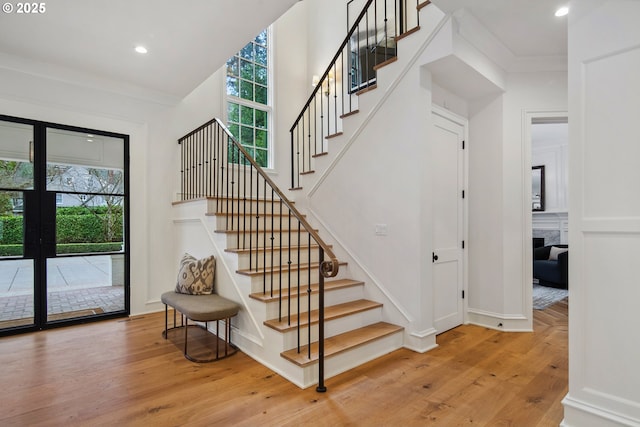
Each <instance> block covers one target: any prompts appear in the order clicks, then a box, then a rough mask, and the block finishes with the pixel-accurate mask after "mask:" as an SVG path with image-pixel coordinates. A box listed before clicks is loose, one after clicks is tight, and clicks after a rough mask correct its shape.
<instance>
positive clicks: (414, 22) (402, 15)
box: [290, 0, 428, 189]
mask: <svg viewBox="0 0 640 427" xmlns="http://www.w3.org/2000/svg"><path fill="white" fill-rule="evenodd" d="M412 1H414V0H367V2H366V3H365V5H364V7H363V9H362V11H361V12H360V14H359V15H358V17H357V18H356V20H355V22H354V24H353V25H352V26H351V28H350V29H349V30H348V31H347V35H346V37H345V38H344V40H343V41H342V43H341V44H340V47H339V48H338V51H337V52H336V54H335V55H334V57H333V59H332V60H331V62H330V64H329V66H328V67H327V68H326V70H325V71H324V73H323V74H322V76H321V77H320V78H319V79H318V82H317V84H316V86H315V88H314V89H313V91H312V92H311V95H310V96H309V99H308V100H307V102H306V103H305V104H304V106H303V108H302V110H301V111H300V114H298V117H297V118H296V120H295V121H294V123H293V125H292V126H291V129H290V133H291V187H292V188H293V189H297V188H300V176H301V175H304V174H306V173H310V172H312V171H313V165H312V163H313V159H314V158H315V157H318V156H321V155H323V154H326V152H327V151H326V147H325V140H326V139H329V138H331V137H333V136H337V135H340V134H341V133H342V129H341V125H342V119H343V118H344V117H346V116H348V115H350V114H353V113H355V112H357V110H358V101H357V97H358V95H359V94H361V93H363V92H365V91H367V90H369V89H371V88H372V87H375V85H376V71H377V69H378V68H379V67H380V66H381V65H383V64H385V63H387V62H389V61H391V60H392V59H393V58H395V57H396V53H397V52H396V41H397V39H398V37H399V36H402V35H403V34H406V33H408V32H410V31H413V30H414V29H416V28H419V24H420V23H419V18H418V16H419V14H418V10H419V8H420V7H421V4H425V3H428V0H427V1H425V0H422V2H421V1H420V0H415V8H413V9H414V10H415V15H413V14H410V13H409V10H410V9H411V8H409V7H407V4H408V3H409V2H412ZM349 3H351V2H349ZM347 19H348V18H347ZM389 21H391V22H389ZM345 76H347V77H346V78H345ZM339 80H340V84H338V81H339ZM325 98H326V99H325ZM332 98H333V99H332Z"/></svg>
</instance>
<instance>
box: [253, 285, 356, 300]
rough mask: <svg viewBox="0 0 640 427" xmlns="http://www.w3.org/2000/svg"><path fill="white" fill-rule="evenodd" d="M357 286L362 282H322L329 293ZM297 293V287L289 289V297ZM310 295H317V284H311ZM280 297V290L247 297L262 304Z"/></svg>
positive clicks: (285, 297) (302, 291) (304, 288)
mask: <svg viewBox="0 0 640 427" xmlns="http://www.w3.org/2000/svg"><path fill="white" fill-rule="evenodd" d="M359 285H364V282H362V281H360V280H352V279H339V280H327V281H325V282H324V291H325V292H329V291H333V290H337V289H345V288H349V287H353V286H359ZM300 292H301V293H304V294H306V293H307V287H306V286H303V288H302V289H301V290H300ZM297 293H298V287H297V286H296V287H292V288H291V295H292V296H295V295H297ZM311 293H312V294H316V293H318V284H313V285H311ZM279 295H280V290H279V289H274V290H273V295H272V294H271V292H254V293H252V294H250V295H249V297H250V298H253V299H256V300H258V301H262V302H265V303H267V302H271V301H277V300H278V297H279ZM288 298H289V297H288V295H287V294H286V293H285V295H283V296H282V299H288Z"/></svg>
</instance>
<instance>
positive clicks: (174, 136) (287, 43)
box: [145, 2, 311, 311]
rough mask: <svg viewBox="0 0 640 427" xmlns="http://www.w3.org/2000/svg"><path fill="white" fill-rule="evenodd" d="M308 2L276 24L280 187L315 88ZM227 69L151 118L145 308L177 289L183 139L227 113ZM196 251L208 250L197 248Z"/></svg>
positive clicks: (155, 306)
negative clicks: (175, 207)
mask: <svg viewBox="0 0 640 427" xmlns="http://www.w3.org/2000/svg"><path fill="white" fill-rule="evenodd" d="M305 3H306V2H300V3H296V4H295V5H294V6H293V7H292V8H291V9H289V10H288V11H287V12H286V13H285V15H283V16H282V17H281V18H280V19H279V20H278V21H277V22H276V23H275V24H274V33H273V41H274V43H275V46H274V54H275V59H274V66H275V68H276V71H275V81H274V104H275V108H274V111H275V118H274V125H275V128H274V129H272V131H273V133H274V143H275V147H274V152H275V154H276V159H275V165H274V170H273V171H271V172H270V173H271V177H272V179H274V181H276V183H277V184H278V185H280V186H281V188H284V189H286V188H289V186H290V181H291V178H290V175H289V174H290V156H291V153H290V146H291V144H290V139H289V138H290V137H289V128H290V126H291V124H292V123H293V121H294V119H295V117H296V116H297V114H298V113H299V108H301V106H302V105H303V104H304V101H305V100H306V96H307V95H308V93H309V92H310V89H311V78H310V77H309V78H307V72H306V71H307V70H306V66H305V63H306V55H305V52H306V43H307V36H306V29H305V22H306V13H307V11H306V5H305ZM224 79H225V68H224V67H223V68H221V69H220V70H218V71H217V72H216V73H214V74H213V75H211V76H210V77H209V78H208V79H207V80H206V81H205V82H203V83H202V84H201V85H200V86H199V87H198V88H196V89H195V90H194V91H193V92H192V93H191V94H189V95H188V96H187V97H186V98H185V99H183V100H182V101H181V102H180V104H179V105H177V106H176V107H175V108H172V109H169V110H167V111H165V112H163V113H162V114H158V115H156V116H155V117H154V118H153V119H152V120H151V121H150V122H149V141H150V144H149V147H148V153H147V156H148V157H149V158H151V159H153V161H152V162H150V164H149V173H148V186H149V191H148V193H147V196H148V203H149V210H150V212H153V215H151V216H150V217H149V218H148V222H149V229H151V230H153V233H151V234H150V235H149V241H148V244H147V246H148V251H149V258H150V259H151V260H152V263H151V264H152V265H151V268H150V269H149V273H148V274H149V283H150V291H149V297H148V300H147V301H146V302H145V303H146V309H145V310H146V311H153V310H159V309H160V308H161V305H160V302H159V301H160V295H161V294H162V293H163V292H165V291H168V290H171V289H173V287H174V285H175V276H176V274H177V265H178V260H179V257H180V256H181V255H182V254H178V253H176V249H175V247H174V242H173V240H172V239H173V237H172V236H173V229H174V224H173V221H172V219H173V213H172V207H171V206H172V205H171V203H172V202H173V201H175V200H177V194H178V193H179V191H180V190H179V189H180V176H179V175H180V174H179V161H180V151H179V145H178V139H179V138H180V137H182V136H184V135H185V134H187V133H188V132H190V131H191V130H193V129H195V128H197V127H198V126H200V125H201V124H203V123H206V122H207V121H209V120H211V119H212V118H214V117H218V118H220V119H223V120H224V118H225V115H226V112H225V108H226V104H225V99H224V97H225V92H224V91H225V86H224ZM193 255H194V256H199V255H206V254H197V253H194V254H193Z"/></svg>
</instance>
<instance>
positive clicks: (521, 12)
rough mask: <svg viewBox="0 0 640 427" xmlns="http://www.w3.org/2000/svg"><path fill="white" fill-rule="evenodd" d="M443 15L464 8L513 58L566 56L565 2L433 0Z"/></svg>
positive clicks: (566, 0) (545, 0)
mask: <svg viewBox="0 0 640 427" xmlns="http://www.w3.org/2000/svg"><path fill="white" fill-rule="evenodd" d="M433 3H434V4H436V5H437V6H438V7H439V8H440V9H442V10H443V11H444V12H453V11H455V10H458V9H466V10H467V11H468V12H469V13H471V14H472V15H473V16H474V17H475V18H476V19H477V20H478V21H480V23H482V24H483V25H484V27H485V28H486V29H487V30H489V32H490V33H492V34H493V35H494V36H495V37H496V38H497V39H498V40H500V41H501V42H502V44H503V45H504V46H505V47H506V48H507V49H508V50H509V51H510V52H511V53H512V54H513V55H514V56H516V57H521V58H523V57H548V56H566V55H567V16H564V17H560V18H558V17H556V16H554V13H555V11H556V10H557V9H558V8H559V7H561V6H567V5H568V3H569V0H433Z"/></svg>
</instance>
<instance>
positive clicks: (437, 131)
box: [431, 112, 465, 333]
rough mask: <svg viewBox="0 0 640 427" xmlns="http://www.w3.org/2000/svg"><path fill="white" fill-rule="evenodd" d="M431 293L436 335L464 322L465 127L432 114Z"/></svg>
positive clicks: (435, 113)
mask: <svg viewBox="0 0 640 427" xmlns="http://www.w3.org/2000/svg"><path fill="white" fill-rule="evenodd" d="M433 124H434V132H433V135H434V140H433V141H432V144H433V145H432V155H433V156H434V157H433V158H434V159H435V161H434V162H433V163H432V164H433V167H434V169H433V180H432V181H433V193H432V194H433V254H432V260H431V261H432V263H433V289H434V295H433V297H434V299H433V300H434V327H435V328H436V330H437V331H438V333H441V332H444V331H446V330H449V329H451V328H455V327H456V326H458V325H460V324H462V323H463V321H464V312H463V310H464V304H463V302H464V301H463V289H464V276H463V273H464V268H463V266H464V259H463V257H464V250H463V239H464V199H463V197H464V194H463V190H464V173H465V170H464V154H463V153H464V151H463V143H464V135H465V129H464V127H463V126H462V125H461V124H459V123H456V122H454V121H452V120H450V119H448V118H445V117H443V116H442V115H439V114H438V113H437V112H434V113H433Z"/></svg>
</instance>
